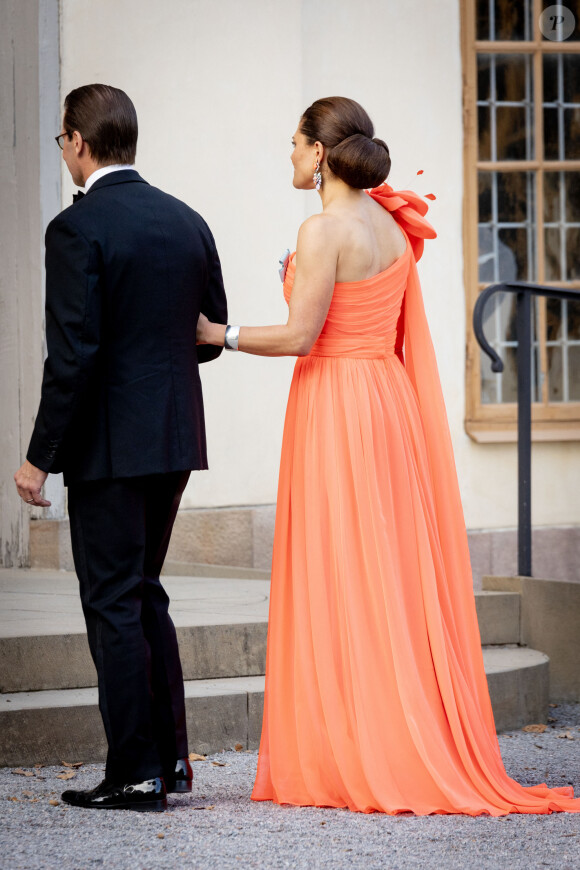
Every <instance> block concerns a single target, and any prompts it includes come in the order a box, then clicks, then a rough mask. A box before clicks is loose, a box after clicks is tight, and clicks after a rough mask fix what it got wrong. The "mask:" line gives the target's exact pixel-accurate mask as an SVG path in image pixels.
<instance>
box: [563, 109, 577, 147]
mask: <svg viewBox="0 0 580 870" xmlns="http://www.w3.org/2000/svg"><path fill="white" fill-rule="evenodd" d="M564 140H565V142H566V150H565V159H566V160H576V159H577V158H578V157H580V106H577V107H576V108H574V109H564Z"/></svg>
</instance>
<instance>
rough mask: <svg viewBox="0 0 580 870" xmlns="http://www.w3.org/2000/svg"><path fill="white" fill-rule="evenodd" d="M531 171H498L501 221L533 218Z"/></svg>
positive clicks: (510, 221)
mask: <svg viewBox="0 0 580 870" xmlns="http://www.w3.org/2000/svg"><path fill="white" fill-rule="evenodd" d="M531 184H532V178H531V173H528V172H498V173H497V217H498V220H499V221H502V222H509V223H516V222H518V223H519V222H520V221H522V222H523V221H525V220H530V221H531V220H533V213H532V207H531V206H532V203H531V202H530V196H531V190H532V188H531Z"/></svg>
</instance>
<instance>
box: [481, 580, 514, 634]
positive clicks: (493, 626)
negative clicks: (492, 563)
mask: <svg viewBox="0 0 580 870" xmlns="http://www.w3.org/2000/svg"><path fill="white" fill-rule="evenodd" d="M475 607H476V610H477V621H478V623H479V633H480V635H481V643H482V644H483V645H484V646H487V645H489V644H507V643H516V644H517V643H519V642H520V596H519V595H518V593H517V592H495V591H487V590H486V591H482V592H479V591H478V592H476V593H475Z"/></svg>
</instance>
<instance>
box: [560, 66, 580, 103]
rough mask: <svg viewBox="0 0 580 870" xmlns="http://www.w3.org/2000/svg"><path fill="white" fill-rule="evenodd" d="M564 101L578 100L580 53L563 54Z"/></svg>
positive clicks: (574, 101)
mask: <svg viewBox="0 0 580 870" xmlns="http://www.w3.org/2000/svg"><path fill="white" fill-rule="evenodd" d="M560 56H561V58H562V61H561V63H562V67H563V78H564V102H565V103H578V102H580V54H563V55H560Z"/></svg>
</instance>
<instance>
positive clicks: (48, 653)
mask: <svg viewBox="0 0 580 870" xmlns="http://www.w3.org/2000/svg"><path fill="white" fill-rule="evenodd" d="M163 582H164V584H165V586H166V588H167V590H168V592H169V595H170V597H171V600H172V604H171V613H172V616H173V619H174V622H175V624H176V627H177V636H178V640H179V646H180V651H181V657H182V664H183V672H184V679H185V680H188V681H189V680H207V679H218V678H225V677H245V676H255V675H259V674H263V673H264V671H265V661H266V635H267V619H268V604H269V583H268V581H266V580H260V579H253V580H249V579H232V578H231V577H230V576H227V577H215V576H213V577H209V578H206V577H180V576H175V577H165V578H164V581H163ZM475 600H476V607H477V615H478V621H479V627H480V633H481V641H482V643H483V644H506V643H517V642H518V641H519V601H520V597H519V595H518V594H517V593H516V592H497V591H485V592H477V593H476V595H475ZM0 612H1V616H0V691H1V692H35V691H46V690H51V689H75V688H85V687H91V686H95V685H96V674H95V669H94V666H93V663H92V660H91V657H90V653H89V648H88V643H87V638H86V633H85V628H84V619H83V614H82V610H81V606H80V601H79V597H78V584H77V580H76V577H75V575H74V574H72V573H66V572H58V571H54V572H50V571H49V572H44V573H43V572H33V571H19V572H8V571H0Z"/></svg>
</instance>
